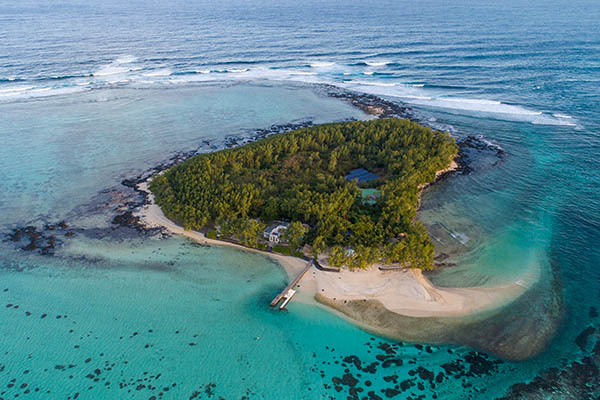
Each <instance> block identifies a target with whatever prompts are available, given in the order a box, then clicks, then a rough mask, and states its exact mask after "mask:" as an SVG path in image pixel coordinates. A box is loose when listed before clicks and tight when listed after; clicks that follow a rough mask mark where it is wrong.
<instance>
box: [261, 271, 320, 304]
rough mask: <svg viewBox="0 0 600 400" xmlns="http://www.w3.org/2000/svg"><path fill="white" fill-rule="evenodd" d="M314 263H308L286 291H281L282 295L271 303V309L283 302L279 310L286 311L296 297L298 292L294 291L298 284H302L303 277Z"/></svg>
mask: <svg viewBox="0 0 600 400" xmlns="http://www.w3.org/2000/svg"><path fill="white" fill-rule="evenodd" d="M312 265H313V263H312V261H310V262H308V263H306V267H304V269H303V270H302V271H300V273H299V274H298V276H296V277H295V278H294V279H293V280H292V281H291V282H290V284H289V285H287V286H286V287H285V289H283V290H282V291H281V293H279V294H278V295H277V296H275V298H274V299H273V300H272V301H271V307H275V306H277V304H279V302H280V301H281V300H282V299H284V300H283V303H282V304H281V306H280V307H279V310H284V309H285V306H287V304H288V303H289V302H290V300H291V299H292V297H294V295H295V294H296V291H295V290H294V287H295V286H296V285H297V284H298V282H300V279H302V277H303V276H304V274H306V273H307V272H308V270H309V269H310V267H312Z"/></svg>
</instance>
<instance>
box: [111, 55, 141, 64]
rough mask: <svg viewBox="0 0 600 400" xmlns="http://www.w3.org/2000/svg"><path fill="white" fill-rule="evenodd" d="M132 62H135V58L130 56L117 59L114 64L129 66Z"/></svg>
mask: <svg viewBox="0 0 600 400" xmlns="http://www.w3.org/2000/svg"><path fill="white" fill-rule="evenodd" d="M134 61H137V57H135V56H132V55H130V54H128V55H124V56H120V57H118V58H117V59H116V60H115V62H116V63H119V64H129V63H132V62H134Z"/></svg>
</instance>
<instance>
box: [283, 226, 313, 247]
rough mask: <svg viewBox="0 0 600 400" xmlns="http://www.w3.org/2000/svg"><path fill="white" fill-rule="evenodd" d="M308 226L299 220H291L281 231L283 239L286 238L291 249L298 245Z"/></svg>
mask: <svg viewBox="0 0 600 400" xmlns="http://www.w3.org/2000/svg"><path fill="white" fill-rule="evenodd" d="M307 232H308V227H307V226H306V225H304V224H303V223H302V222H300V221H293V222H292V223H291V224H290V225H289V226H288V227H287V229H286V230H285V231H284V233H283V237H284V239H286V240H287V241H288V242H289V243H290V246H291V247H292V248H293V249H297V248H298V247H300V243H301V242H302V239H304V237H305V235H306V233H307Z"/></svg>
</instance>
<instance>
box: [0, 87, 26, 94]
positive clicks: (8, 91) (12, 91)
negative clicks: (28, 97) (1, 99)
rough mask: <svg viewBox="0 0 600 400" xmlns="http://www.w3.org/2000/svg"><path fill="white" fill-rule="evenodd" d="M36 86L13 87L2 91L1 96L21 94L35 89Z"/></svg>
mask: <svg viewBox="0 0 600 400" xmlns="http://www.w3.org/2000/svg"><path fill="white" fill-rule="evenodd" d="M33 88H34V86H13V87H9V88H5V89H0V96H11V95H14V94H17V93H20V92H25V91H27V90H31V89H33Z"/></svg>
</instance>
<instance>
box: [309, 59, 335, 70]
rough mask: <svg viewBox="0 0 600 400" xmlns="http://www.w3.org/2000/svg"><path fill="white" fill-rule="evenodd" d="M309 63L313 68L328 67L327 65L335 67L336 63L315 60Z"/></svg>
mask: <svg viewBox="0 0 600 400" xmlns="http://www.w3.org/2000/svg"><path fill="white" fill-rule="evenodd" d="M309 65H310V66H311V67H313V68H326V67H333V66H334V65H335V63H334V62H329V61H314V62H311V63H310V64H309Z"/></svg>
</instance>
